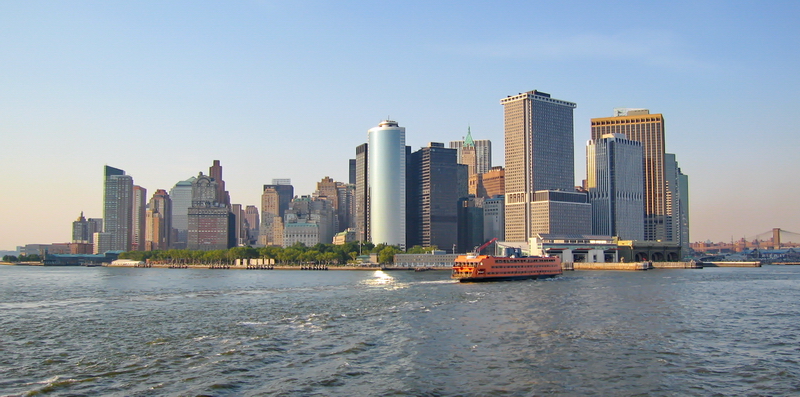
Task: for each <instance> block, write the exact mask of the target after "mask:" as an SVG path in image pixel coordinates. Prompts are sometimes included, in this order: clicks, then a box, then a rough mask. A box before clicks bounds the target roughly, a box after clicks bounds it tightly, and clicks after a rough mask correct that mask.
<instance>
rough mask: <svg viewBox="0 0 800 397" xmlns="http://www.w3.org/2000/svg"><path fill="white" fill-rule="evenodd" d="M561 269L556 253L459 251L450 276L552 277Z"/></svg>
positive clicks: (496, 278)
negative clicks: (519, 254) (517, 254)
mask: <svg viewBox="0 0 800 397" xmlns="http://www.w3.org/2000/svg"><path fill="white" fill-rule="evenodd" d="M561 273H562V271H561V258H558V257H549V256H529V257H521V258H515V257H500V256H491V255H459V256H458V257H457V258H456V260H455V262H454V263H453V273H452V274H451V275H450V278H453V279H457V280H459V281H461V282H462V283H463V282H468V281H500V280H524V279H529V278H534V279H535V278H539V277H555V276H557V275H559V274H561Z"/></svg>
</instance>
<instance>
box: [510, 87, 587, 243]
mask: <svg viewBox="0 0 800 397" xmlns="http://www.w3.org/2000/svg"><path fill="white" fill-rule="evenodd" d="M500 103H501V104H502V105H503V111H504V128H505V160H506V167H505V222H506V225H505V238H506V240H507V241H528V239H529V238H531V237H533V235H534V234H535V233H534V228H533V222H534V219H533V216H534V214H533V205H534V202H535V200H536V197H537V195H536V193H537V192H538V191H542V190H557V191H563V192H573V191H574V184H575V170H574V167H575V165H574V161H575V160H574V157H575V154H574V143H573V125H572V111H573V109H575V107H576V106H577V105H576V104H575V103H572V102H567V101H562V100H558V99H553V98H551V97H550V94H547V93H544V92H540V91H535V90H534V91H529V92H526V93H522V94H519V95H515V96H509V97H507V98H504V99H502V100H500ZM539 197H542V198H544V199H548V198H550V197H561V196H558V195H547V194H545V195H539ZM539 212H541V211H539ZM540 222H541V220H537V223H540ZM537 230H541V228H537Z"/></svg>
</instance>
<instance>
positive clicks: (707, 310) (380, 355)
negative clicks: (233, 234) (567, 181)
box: [0, 266, 800, 396]
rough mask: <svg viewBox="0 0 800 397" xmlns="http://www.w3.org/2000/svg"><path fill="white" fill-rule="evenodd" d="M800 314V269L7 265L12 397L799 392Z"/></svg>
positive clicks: (4, 345) (5, 318) (5, 321)
mask: <svg viewBox="0 0 800 397" xmlns="http://www.w3.org/2000/svg"><path fill="white" fill-rule="evenodd" d="M798 302H800V267H795V266H765V267H763V268H707V269H701V270H649V271H644V272H622V271H576V272H567V273H565V274H564V275H562V276H559V277H556V278H554V279H547V280H526V281H513V282H487V283H472V284H468V283H464V284H462V283H458V282H454V281H451V280H450V279H449V273H448V272H445V271H428V272H413V271H387V272H383V271H291V270H286V271H279V270H209V269H155V268H149V269H137V268H107V267H93V268H86V267H58V268H56V267H47V268H43V267H23V266H0V330H2V331H1V332H0V374H2V376H1V377H0V395H3V396H16V395H47V396H75V395H111V396H151V395H175V396H200V395H203V396H205V395H208V396H260V395H269V396H517V395H522V396H533V395H564V396H610V395H615V396H637V395H639V396H645V395H646V396H692V395H696V396H709V395H737V396H744V395H754V396H759V395H798V394H800V364H798V361H800V327H798V320H799V319H800V305H798Z"/></svg>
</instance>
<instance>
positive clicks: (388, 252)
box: [378, 246, 402, 264]
mask: <svg viewBox="0 0 800 397" xmlns="http://www.w3.org/2000/svg"><path fill="white" fill-rule="evenodd" d="M400 252H402V251H400V250H399V249H398V248H396V247H393V246H387V247H384V248H383V249H382V250H380V251H379V252H378V263H380V264H390V263H394V255H395V254H398V253H400Z"/></svg>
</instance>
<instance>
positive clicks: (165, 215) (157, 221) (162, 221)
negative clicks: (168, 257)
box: [143, 189, 172, 251]
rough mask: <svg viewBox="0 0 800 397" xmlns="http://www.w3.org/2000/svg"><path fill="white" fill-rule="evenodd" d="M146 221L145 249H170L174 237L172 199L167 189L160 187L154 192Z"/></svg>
mask: <svg viewBox="0 0 800 397" xmlns="http://www.w3.org/2000/svg"><path fill="white" fill-rule="evenodd" d="M145 223H146V226H145V230H146V232H145V243H144V247H143V249H144V250H146V251H155V250H166V249H169V248H170V245H171V242H170V238H171V237H172V200H171V199H170V197H169V194H167V191H166V190H164V189H158V190H156V192H155V193H153V197H152V198H151V199H150V203H149V205H148V208H147V215H146V222H145Z"/></svg>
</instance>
